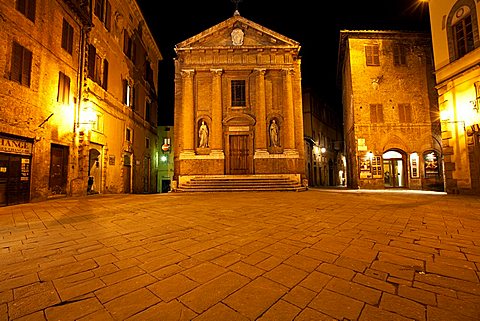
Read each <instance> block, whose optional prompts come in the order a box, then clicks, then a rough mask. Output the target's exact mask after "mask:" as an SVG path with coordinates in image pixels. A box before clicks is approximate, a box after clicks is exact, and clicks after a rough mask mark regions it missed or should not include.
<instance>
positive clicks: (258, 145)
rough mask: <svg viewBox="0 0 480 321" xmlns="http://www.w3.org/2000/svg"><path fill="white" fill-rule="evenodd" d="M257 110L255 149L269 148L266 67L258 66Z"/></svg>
mask: <svg viewBox="0 0 480 321" xmlns="http://www.w3.org/2000/svg"><path fill="white" fill-rule="evenodd" d="M255 71H256V72H257V74H258V75H257V106H256V107H257V110H256V113H255V114H256V119H257V123H256V125H255V150H266V149H267V125H266V111H265V73H266V69H263V68H257V69H255Z"/></svg>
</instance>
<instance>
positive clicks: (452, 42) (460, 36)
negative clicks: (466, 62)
mask: <svg viewBox="0 0 480 321" xmlns="http://www.w3.org/2000/svg"><path fill="white" fill-rule="evenodd" d="M475 10H476V8H475V3H474V2H473V1H471V0H460V1H458V2H457V4H456V5H455V6H454V7H453V8H452V11H451V12H450V14H449V17H448V30H447V32H448V42H449V52H450V61H454V60H457V59H459V58H461V57H463V56H465V55H466V54H467V53H469V52H470V51H473V50H474V49H475V47H476V46H478V22H477V18H476V12H475Z"/></svg>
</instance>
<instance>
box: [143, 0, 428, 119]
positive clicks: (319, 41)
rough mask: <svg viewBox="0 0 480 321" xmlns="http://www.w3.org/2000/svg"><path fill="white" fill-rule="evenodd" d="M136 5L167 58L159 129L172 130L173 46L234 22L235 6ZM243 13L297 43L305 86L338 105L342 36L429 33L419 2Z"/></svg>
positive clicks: (250, 1) (342, 2)
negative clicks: (167, 127) (346, 32)
mask: <svg viewBox="0 0 480 321" xmlns="http://www.w3.org/2000/svg"><path fill="white" fill-rule="evenodd" d="M137 2H138V4H139V6H140V8H141V9H142V11H143V14H144V17H145V19H146V20H147V24H148V26H149V28H150V30H151V32H152V33H153V35H154V37H155V38H156V41H157V45H158V46H159V48H160V52H161V53H162V55H163V58H164V60H163V61H162V62H161V63H160V72H159V73H160V83H159V105H160V106H159V124H160V125H173V116H172V111H173V58H174V57H175V51H174V47H175V45H176V44H178V43H180V42H182V41H183V40H186V39H188V38H190V37H192V36H194V35H196V34H198V33H200V32H202V31H204V30H205V29H207V28H210V27H212V26H214V25H216V24H217V23H220V22H222V21H224V20H226V19H228V18H230V17H231V16H232V15H233V12H234V10H235V5H234V4H233V3H232V1H231V0H207V1H194V0H176V1H167V2H158V1H154V0H137ZM285 3H287V5H285ZM327 3H331V4H328V6H326V4H327ZM160 4H161V6H160V7H159V8H158V6H159V5H160ZM317 7H318V8H317ZM239 11H240V14H241V15H242V16H243V17H245V18H247V19H249V20H251V21H253V22H255V23H258V24H260V25H262V26H264V27H265V28H268V29H271V30H273V31H275V32H278V33H280V34H282V35H284V36H286V37H288V38H290V39H293V40H295V41H298V42H299V43H300V45H301V50H300V55H301V57H302V86H304V87H312V88H313V89H314V90H315V91H317V92H318V93H319V95H321V96H322V97H324V98H325V99H327V101H330V102H332V103H334V104H338V92H339V90H338V88H337V87H336V66H337V55H338V36H339V32H340V30H343V29H348V30H354V29H355V30H357V29H358V30H409V31H429V30H430V29H429V20H428V19H429V17H428V9H427V7H426V4H421V3H419V0H364V1H359V0H326V1H312V0H296V1H288V2H281V1H273V0H243V1H241V2H240V4H239Z"/></svg>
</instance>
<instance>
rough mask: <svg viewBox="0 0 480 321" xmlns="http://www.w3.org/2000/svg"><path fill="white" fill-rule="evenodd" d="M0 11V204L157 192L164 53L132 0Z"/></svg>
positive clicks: (25, 0)
mask: <svg viewBox="0 0 480 321" xmlns="http://www.w3.org/2000/svg"><path fill="white" fill-rule="evenodd" d="M0 9H1V10H0V12H1V20H2V28H1V30H0V35H1V36H0V66H1V70H2V77H0V88H2V89H1V90H0V205H10V204H15V203H24V202H29V201H36V200H43V199H47V198H49V197H53V196H58V195H62V196H63V195H86V194H87V193H123V192H150V191H155V190H156V179H155V177H156V176H155V171H156V168H155V166H156V165H155V164H154V162H153V161H151V160H152V158H153V156H154V154H155V153H156V148H155V146H156V145H157V144H156V139H157V132H156V128H157V127H156V126H157V124H156V118H157V76H156V75H157V70H158V63H159V60H161V59H162V56H161V54H160V51H159V49H158V47H157V45H156V44H155V42H154V40H153V37H152V35H151V33H150V31H149V29H148V27H147V26H146V24H145V20H144V18H143V16H142V14H141V11H140V9H139V7H138V6H137V4H136V2H131V1H126V0H119V1H113V0H94V1H92V2H90V1H72V0H63V1H57V0H36V1H35V0H15V1H10V0H0Z"/></svg>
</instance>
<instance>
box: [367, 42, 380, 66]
mask: <svg viewBox="0 0 480 321" xmlns="http://www.w3.org/2000/svg"><path fill="white" fill-rule="evenodd" d="M365 59H366V63H367V66H380V48H379V46H378V45H367V46H365Z"/></svg>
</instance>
